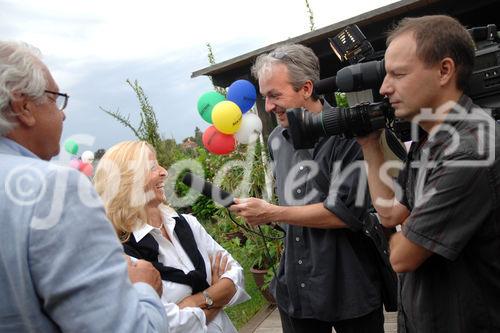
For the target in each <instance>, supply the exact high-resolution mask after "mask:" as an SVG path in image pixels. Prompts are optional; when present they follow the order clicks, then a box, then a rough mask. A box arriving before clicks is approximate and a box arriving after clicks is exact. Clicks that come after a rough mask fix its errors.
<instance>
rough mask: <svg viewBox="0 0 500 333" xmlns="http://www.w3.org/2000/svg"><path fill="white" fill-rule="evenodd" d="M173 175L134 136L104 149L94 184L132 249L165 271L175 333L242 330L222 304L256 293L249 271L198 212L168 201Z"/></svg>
mask: <svg viewBox="0 0 500 333" xmlns="http://www.w3.org/2000/svg"><path fill="white" fill-rule="evenodd" d="M166 176H167V172H166V170H165V169H164V168H162V167H161V166H160V165H159V164H158V161H157V159H156V153H155V151H154V149H153V147H151V146H150V145H149V144H148V143H146V142H144V141H127V142H122V143H119V144H117V145H115V146H113V147H112V148H111V149H109V150H108V151H107V152H106V154H104V156H103V157H102V159H101V161H100V162H99V164H98V166H97V168H96V173H95V177H94V183H95V186H96V189H97V192H98V193H99V195H100V196H101V198H102V200H103V202H104V207H105V209H106V214H107V216H108V218H109V220H110V221H111V222H112V223H113V226H114V228H115V230H116V232H117V234H118V237H119V238H120V240H121V241H122V243H123V246H124V249H125V253H126V254H128V255H129V256H131V257H133V258H137V259H144V260H147V261H149V262H151V263H152V264H153V265H154V266H155V268H156V269H158V271H160V274H161V277H162V280H163V294H162V302H163V304H164V307H165V311H166V312H167V317H168V319H169V326H170V332H193V333H194V332H196V333H198V332H208V333H215V332H223V333H236V332H237V331H236V329H235V327H234V326H233V324H232V323H231V321H230V319H229V317H228V316H227V315H226V313H225V312H224V311H223V307H225V306H230V305H235V304H238V303H241V302H244V301H246V300H248V299H249V298H250V297H249V296H248V294H247V293H246V292H245V290H244V276H243V269H242V267H241V266H240V264H238V262H236V261H235V260H234V259H233V258H232V257H231V255H230V254H229V253H228V252H227V251H226V250H224V249H223V248H222V247H221V246H220V245H219V244H218V243H217V242H215V240H213V238H212V237H210V235H209V234H208V233H207V232H206V231H205V229H204V228H203V227H202V226H201V224H200V223H199V222H198V220H197V219H196V218H195V217H194V216H192V215H184V214H181V215H179V214H177V213H176V212H175V211H174V210H172V209H171V208H170V207H168V206H167V205H166V204H165V202H166V198H165V191H164V181H165V177H166Z"/></svg>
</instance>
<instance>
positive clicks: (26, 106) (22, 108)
mask: <svg viewBox="0 0 500 333" xmlns="http://www.w3.org/2000/svg"><path fill="white" fill-rule="evenodd" d="M10 106H11V108H12V113H13V116H14V117H15V118H17V119H18V122H19V124H20V125H21V126H26V127H33V126H34V125H35V124H36V118H35V116H34V114H33V111H34V108H35V103H34V102H33V101H30V100H28V99H27V98H26V96H24V95H21V96H18V97H17V98H16V97H14V99H13V100H12V101H11V103H10Z"/></svg>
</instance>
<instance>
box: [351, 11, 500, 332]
mask: <svg viewBox="0 0 500 333" xmlns="http://www.w3.org/2000/svg"><path fill="white" fill-rule="evenodd" d="M387 46H388V47H387V50H386V53H385V68H386V73H387V74H386V76H385V79H384V82H383V84H382V86H381V88H380V93H381V94H382V95H386V96H387V97H388V98H389V100H390V102H391V105H392V107H393V108H394V109H395V113H396V117H398V118H400V119H405V120H408V121H412V122H413V125H414V126H415V125H418V126H419V127H420V138H418V140H416V138H413V140H414V142H413V143H412V146H411V148H410V151H409V155H408V160H407V161H406V163H405V165H404V167H403V170H402V172H401V174H400V177H399V179H398V186H400V187H401V188H402V194H403V195H402V198H397V199H396V198H394V196H395V195H394V193H395V190H394V189H393V188H392V186H388V185H387V184H388V183H384V182H382V180H381V179H380V177H379V175H380V170H381V168H382V165H383V162H384V161H383V156H382V151H381V148H380V145H379V143H378V142H379V141H378V138H377V137H378V136H379V135H380V133H372V134H371V135H369V136H368V137H364V138H359V139H358V142H359V143H360V144H361V146H362V149H363V155H364V157H365V160H366V161H367V163H368V168H369V169H368V182H369V187H370V194H371V197H372V200H373V203H374V205H375V207H376V209H377V211H378V213H379V215H380V217H381V221H382V223H383V224H384V225H385V226H395V225H402V231H401V232H398V233H396V234H394V236H392V238H391V240H390V250H391V253H390V260H391V264H392V266H393V268H394V270H395V271H396V272H400V273H402V274H400V276H399V278H400V300H399V304H400V309H399V318H398V325H399V330H398V331H401V332H479V331H481V332H493V331H495V332H498V331H500V301H499V300H500V259H499V258H500V257H499V254H500V160H499V155H500V137H499V135H500V126H499V125H498V124H495V123H494V122H493V121H491V120H490V119H489V118H488V116H486V113H485V112H483V111H482V110H479V114H480V115H481V117H484V122H488V120H490V121H489V123H490V125H491V126H490V127H489V128H488V127H486V130H485V128H484V127H482V126H483V125H484V122H481V121H479V122H478V121H473V119H472V116H473V114H474V109H476V110H477V107H476V106H475V105H474V104H473V103H472V100H471V99H470V98H469V97H467V96H466V95H464V93H463V92H464V88H465V86H466V85H467V82H468V81H469V78H470V75H471V73H472V70H473V63H474V43H473V41H472V39H471V37H470V35H469V34H468V32H467V30H466V29H465V28H464V27H463V26H462V25H461V24H460V23H459V22H458V21H456V20H455V19H453V18H451V17H448V16H441V15H438V16H424V17H420V18H405V19H403V20H402V21H401V22H400V23H399V24H398V26H397V27H396V28H395V29H394V30H393V31H392V32H390V34H389V37H388V39H387ZM429 110H432V111H433V112H434V113H432V115H431V114H430V112H429ZM422 119H423V120H422ZM481 123H482V125H480V124H481ZM481 127H482V128H481ZM457 140H459V141H457ZM490 140H492V141H490ZM481 143H482V144H484V145H485V149H483V150H485V151H486V152H487V153H489V154H490V155H488V154H487V155H488V156H486V157H491V158H492V159H493V161H492V163H490V164H489V165H488V166H478V165H479V164H480V162H481V161H482V160H484V159H485V156H484V153H481V150H480V149H479V146H480V144H481ZM492 145H494V146H493V147H492ZM490 149H492V150H493V152H491V151H490ZM450 162H457V163H450ZM463 162H469V164H470V165H472V167H471V166H464V164H466V163H463ZM476 162H477V163H476ZM396 193H397V191H396Z"/></svg>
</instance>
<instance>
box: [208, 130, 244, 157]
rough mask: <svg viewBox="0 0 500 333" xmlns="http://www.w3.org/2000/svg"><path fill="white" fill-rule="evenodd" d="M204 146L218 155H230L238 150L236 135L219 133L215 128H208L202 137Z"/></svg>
mask: <svg viewBox="0 0 500 333" xmlns="http://www.w3.org/2000/svg"><path fill="white" fill-rule="evenodd" d="M202 141H203V145H204V146H205V148H207V150H208V151H209V152H211V153H212V154H216V155H224V154H229V153H230V152H232V151H233V150H234V149H235V148H236V139H235V138H234V135H231V134H224V133H221V132H219V131H218V130H217V129H216V128H215V126H210V127H209V128H207V130H206V131H205V133H203V137H202Z"/></svg>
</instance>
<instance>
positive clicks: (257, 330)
mask: <svg viewBox="0 0 500 333" xmlns="http://www.w3.org/2000/svg"><path fill="white" fill-rule="evenodd" d="M384 316H385V324H384V329H385V333H396V332H397V325H396V320H397V316H396V312H384ZM334 332H335V330H332V333H334ZM240 333H283V331H282V330H281V321H280V315H279V313H278V309H277V308H276V306H275V305H271V304H269V305H268V306H266V307H265V308H263V309H262V310H260V311H259V312H258V313H257V314H256V315H255V316H254V317H253V318H252V319H251V320H250V321H249V322H248V323H247V324H246V325H245V326H243V327H242V328H241V329H240Z"/></svg>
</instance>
